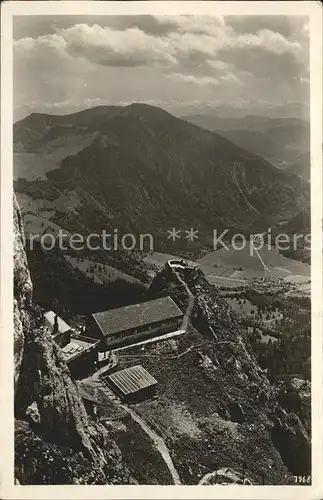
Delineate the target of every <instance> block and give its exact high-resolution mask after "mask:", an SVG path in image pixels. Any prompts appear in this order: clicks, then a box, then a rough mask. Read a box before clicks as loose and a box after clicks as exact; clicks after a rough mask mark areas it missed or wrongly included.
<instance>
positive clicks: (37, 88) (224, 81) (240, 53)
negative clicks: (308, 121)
mask: <svg viewBox="0 0 323 500" xmlns="http://www.w3.org/2000/svg"><path fill="white" fill-rule="evenodd" d="M308 36H309V35H308V19H307V18H306V17H300V16H298V17H296V16H295V17H286V16H261V17H259V16H239V17H238V16H225V17H213V16H212V17H211V16H203V17H198V16H176V17H169V16H158V17H153V16H118V17H114V16H100V17H94V16H69V17H66V16H54V17H53V16H51V17H47V16H20V17H16V18H15V19H14V107H15V110H14V119H15V120H17V119H20V118H22V117H24V116H26V115H27V114H29V113H31V112H35V111H37V112H48V113H58V114H61V113H69V112H73V111H75V110H79V109H84V108H86V107H91V106H95V105H99V104H128V103H131V102H134V101H136V102H138V101H139V102H140V101H141V102H147V103H150V104H153V105H157V106H160V107H163V108H165V109H167V110H169V111H171V112H173V113H175V114H179V115H185V114H190V113H203V112H210V111H211V110H215V111H216V112H218V113H224V114H225V113H231V114H244V113H245V114H248V113H253V112H255V113H259V114H261V113H264V114H265V113H269V111H268V110H272V109H273V108H275V107H280V106H282V107H286V105H289V104H290V105H291V106H292V105H293V106H294V107H297V104H299V106H300V107H301V108H302V109H303V108H304V106H305V107H306V103H308V99H309V68H308V65H309V56H308V43H309V40H308ZM228 110H229V111H228Z"/></svg>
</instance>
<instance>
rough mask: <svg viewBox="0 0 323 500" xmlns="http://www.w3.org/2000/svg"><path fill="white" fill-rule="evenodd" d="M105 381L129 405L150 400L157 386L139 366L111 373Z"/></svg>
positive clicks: (152, 378)
mask: <svg viewBox="0 0 323 500" xmlns="http://www.w3.org/2000/svg"><path fill="white" fill-rule="evenodd" d="M105 380H106V381H107V382H108V384H109V385H110V386H111V388H112V389H113V390H114V392H115V393H116V394H118V396H120V397H121V398H122V399H124V400H126V401H128V402H129V403H138V402H139V401H142V400H144V399H150V398H151V397H153V396H154V395H155V393H156V389H157V384H158V382H157V380H156V379H155V378H154V377H153V376H152V375H150V373H148V372H147V370H145V368H144V367H143V366H141V365H136V366H131V367H130V368H125V369H124V370H120V371H118V372H115V373H111V374H110V375H108V376H107V377H106V378H105Z"/></svg>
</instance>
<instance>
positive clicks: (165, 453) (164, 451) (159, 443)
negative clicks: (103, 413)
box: [120, 404, 182, 485]
mask: <svg viewBox="0 0 323 500" xmlns="http://www.w3.org/2000/svg"><path fill="white" fill-rule="evenodd" d="M120 406H121V407H122V408H123V409H124V410H125V411H126V412H128V413H129V414H130V415H131V417H132V418H133V420H134V421H135V422H137V423H138V424H139V425H140V427H141V428H142V430H143V431H144V432H145V433H146V434H147V435H148V436H149V437H150V439H151V440H152V441H153V443H154V444H155V445H156V448H157V450H158V451H159V453H160V454H161V456H162V457H163V459H164V462H165V464H166V465H167V467H168V470H169V472H170V474H171V476H172V478H173V482H174V484H176V485H180V484H182V483H181V479H180V477H179V474H178V472H177V470H176V468H175V466H174V463H173V460H172V458H171V456H170V453H169V449H168V448H167V446H166V444H165V441H164V440H163V438H161V437H160V436H159V435H158V434H157V433H156V432H155V431H154V430H153V429H152V428H151V427H149V425H148V424H147V422H146V421H145V420H143V419H142V418H141V417H140V416H139V415H138V413H136V412H135V411H134V410H132V409H131V408H129V407H128V406H126V405H123V404H121V405H120Z"/></svg>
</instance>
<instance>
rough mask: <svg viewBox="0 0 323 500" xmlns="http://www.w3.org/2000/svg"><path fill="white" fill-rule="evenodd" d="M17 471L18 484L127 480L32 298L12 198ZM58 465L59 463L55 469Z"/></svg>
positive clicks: (119, 459) (18, 217) (118, 454)
mask: <svg viewBox="0 0 323 500" xmlns="http://www.w3.org/2000/svg"><path fill="white" fill-rule="evenodd" d="M14 300H15V302H14V327H15V335H14V347H15V351H14V353H15V382H16V391H15V416H16V418H17V422H18V421H19V423H18V424H17V425H16V433H15V472H16V479H17V480H18V481H19V483H20V484H39V483H43V484H60V483H61V484H68V483H71V484H127V483H129V481H130V478H129V473H128V471H127V468H126V467H125V466H124V464H123V461H122V456H121V452H120V450H119V449H118V447H117V446H116V444H115V443H114V442H113V441H112V440H111V439H110V437H109V435H108V432H107V430H106V429H105V428H104V427H103V426H102V425H100V424H99V423H98V422H93V421H91V420H90V419H89V417H88V415H87V413H86V411H85V408H84V405H83V402H82V399H81V397H80V395H79V392H78V389H77V386H76V383H75V382H74V381H73V380H72V379H71V376H70V373H69V370H68V368H67V366H66V364H65V362H64V360H63V358H62V355H61V352H60V349H59V347H58V346H57V345H56V344H55V343H54V341H53V340H52V337H51V335H50V333H49V332H48V331H47V329H46V327H45V326H44V322H43V320H42V311H41V310H40V308H37V307H36V306H35V305H34V304H33V302H32V283H31V279H30V274H29V270H28V265H27V259H26V254H25V249H24V235H23V227H22V223H21V215H20V211H19V207H18V205H17V202H16V200H15V199H14ZM54 465H55V467H54Z"/></svg>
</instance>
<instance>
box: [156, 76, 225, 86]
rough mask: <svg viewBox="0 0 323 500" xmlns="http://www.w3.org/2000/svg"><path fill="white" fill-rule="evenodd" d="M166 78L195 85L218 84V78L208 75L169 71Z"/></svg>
mask: <svg viewBox="0 0 323 500" xmlns="http://www.w3.org/2000/svg"><path fill="white" fill-rule="evenodd" d="M166 77H167V78H170V79H171V80H175V81H177V82H183V83H194V84H196V85H215V86H217V85H219V80H217V79H216V78H213V77H210V76H194V75H185V74H182V73H170V74H169V75H166Z"/></svg>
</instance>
